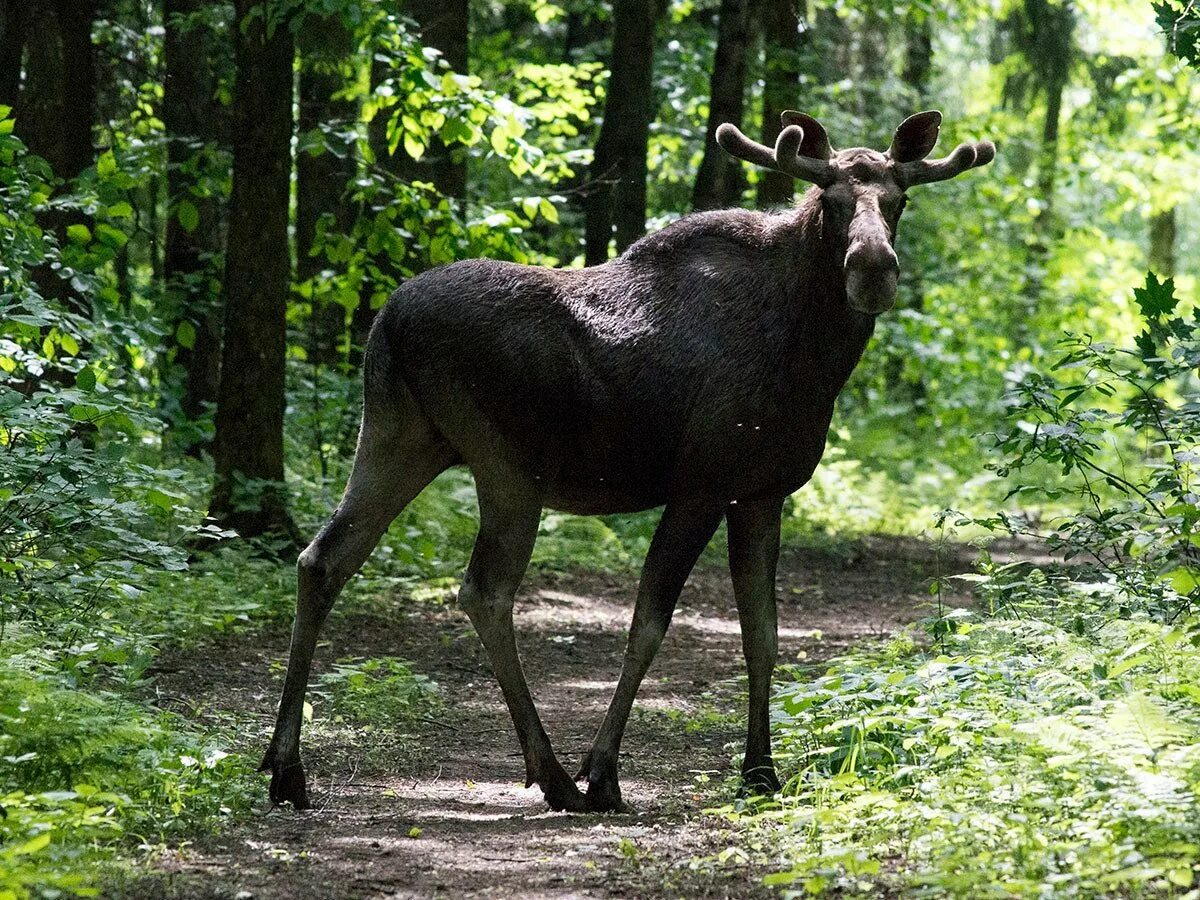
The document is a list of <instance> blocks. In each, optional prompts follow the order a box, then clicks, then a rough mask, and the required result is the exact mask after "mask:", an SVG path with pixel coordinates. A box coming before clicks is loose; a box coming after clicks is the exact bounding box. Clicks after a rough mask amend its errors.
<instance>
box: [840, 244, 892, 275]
mask: <svg viewBox="0 0 1200 900" xmlns="http://www.w3.org/2000/svg"><path fill="white" fill-rule="evenodd" d="M845 266H846V268H847V269H849V268H852V267H853V268H859V267H861V268H864V269H882V270H885V271H887V270H890V271H893V272H898V271H900V260H899V259H897V258H896V251H894V250H893V249H892V248H891V247H890V246H888V245H887V244H882V245H881V244H867V243H863V242H858V243H855V244H851V245H850V249H849V250H848V251H847V253H846V263H845Z"/></svg>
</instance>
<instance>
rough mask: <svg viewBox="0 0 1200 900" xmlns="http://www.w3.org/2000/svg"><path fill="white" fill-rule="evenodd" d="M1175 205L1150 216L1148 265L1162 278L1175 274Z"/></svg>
mask: <svg viewBox="0 0 1200 900" xmlns="http://www.w3.org/2000/svg"><path fill="white" fill-rule="evenodd" d="M1175 209H1176V208H1175V207H1174V206H1170V207H1168V208H1166V209H1164V210H1161V211H1160V212H1157V213H1155V214H1154V215H1152V216H1151V217H1150V256H1149V260H1148V262H1149V266H1150V269H1151V271H1153V272H1156V273H1157V274H1159V275H1161V276H1162V277H1163V278H1170V277H1173V276H1174V275H1175V240H1176V216H1175Z"/></svg>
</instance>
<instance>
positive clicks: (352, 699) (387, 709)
mask: <svg viewBox="0 0 1200 900" xmlns="http://www.w3.org/2000/svg"><path fill="white" fill-rule="evenodd" d="M312 693H313V695H314V697H317V698H319V699H320V700H321V701H322V702H323V703H324V704H327V705H328V707H329V710H328V713H327V714H328V715H332V716H333V717H334V718H335V719H340V718H347V719H352V720H354V721H356V722H361V723H364V724H368V725H376V726H379V727H387V728H396V727H398V728H403V727H404V726H405V724H410V723H413V722H415V721H418V720H421V719H424V718H426V717H428V716H429V715H431V714H432V713H434V712H436V711H437V709H438V700H437V685H436V684H435V683H434V682H432V681H430V680H429V679H428V678H427V677H426V676H424V675H418V674H415V673H414V672H413V671H412V669H411V668H409V666H408V664H407V663H406V662H404V661H403V660H400V659H396V658H394V657H390V656H380V657H374V658H371V659H343V660H339V661H338V662H337V663H335V664H334V666H333V668H332V669H330V670H329V671H328V672H323V673H322V674H321V675H320V676H319V677H318V678H317V686H316V687H315V688H314V689H313V691H312Z"/></svg>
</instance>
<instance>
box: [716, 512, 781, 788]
mask: <svg viewBox="0 0 1200 900" xmlns="http://www.w3.org/2000/svg"><path fill="white" fill-rule="evenodd" d="M782 511H783V499H782V498H778V497H770V498H767V499H763V500H749V501H741V502H739V503H733V504H730V506H729V509H728V511H727V512H726V514H725V518H726V521H727V522H728V525H729V572H730V574H731V575H732V576H733V594H734V597H735V598H736V599H737V609H738V619H739V620H740V622H741V626H742V650H743V651H744V653H745V655H746V671H747V674H748V676H749V681H750V689H749V694H750V710H749V712H750V715H749V722H748V724H747V729H746V755H745V757H744V758H743V761H742V788H743V790H745V791H748V792H752V793H769V794H773V793H775V792H776V791H778V790H779V778H778V777H777V776H776V775H775V764H774V762H772V760H771V714H770V700H771V675H772V673H773V672H774V670H775V660H776V657H777V656H778V653H779V628H778V621H777V617H776V611H775V567H776V563H778V561H779V518H780V515H781V514H782Z"/></svg>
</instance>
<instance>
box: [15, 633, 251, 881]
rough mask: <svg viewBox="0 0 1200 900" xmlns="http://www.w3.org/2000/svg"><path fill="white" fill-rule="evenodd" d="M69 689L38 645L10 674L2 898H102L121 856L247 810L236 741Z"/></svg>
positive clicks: (107, 695)
mask: <svg viewBox="0 0 1200 900" xmlns="http://www.w3.org/2000/svg"><path fill="white" fill-rule="evenodd" d="M10 652H11V645H10ZM71 681H72V680H71V679H70V678H68V677H66V676H64V675H62V674H59V673H56V672H54V671H53V670H52V669H50V668H48V667H47V666H46V665H45V663H44V662H40V661H39V657H38V654H37V653H36V652H33V651H32V648H31V649H30V650H29V651H27V652H25V653H23V654H19V655H17V656H15V657H13V658H10V659H9V660H8V661H6V662H5V663H4V664H3V666H0V810H2V811H3V814H2V815H0V896H6V897H25V896H29V895H30V894H31V893H33V894H36V895H37V896H61V895H63V894H71V895H75V896H97V895H98V891H97V888H96V884H97V881H98V879H99V876H100V875H101V874H102V872H103V866H104V865H105V864H106V862H107V861H109V860H111V859H112V858H113V856H114V853H115V852H116V851H117V849H118V848H120V847H122V846H125V847H130V846H134V845H136V844H154V843H157V842H160V841H163V840H166V839H171V838H173V837H177V836H179V835H182V834H190V833H195V831H197V830H199V829H204V828H206V827H212V826H214V825H216V824H217V823H220V822H222V821H227V820H228V819H229V818H230V816H232V815H233V814H235V813H236V812H238V811H239V810H244V809H246V808H247V807H248V805H249V800H250V794H249V788H250V786H251V784H252V783H253V782H252V779H251V778H250V773H251V771H252V767H251V766H249V765H248V764H247V761H246V760H245V759H244V758H243V757H240V756H238V755H234V754H231V753H230V752H229V748H230V745H231V740H232V735H230V734H228V733H222V732H212V733H209V734H197V733H195V732H194V731H193V730H192V729H191V728H190V727H189V726H188V725H187V724H186V723H184V722H182V721H181V720H179V719H178V718H177V717H175V716H173V715H170V714H168V713H165V712H161V711H157V710H153V709H151V708H149V707H147V706H145V705H143V704H141V703H137V702H133V701H131V700H129V699H127V698H125V697H124V696H122V695H121V694H119V693H114V692H110V691H105V690H96V689H92V690H81V689H79V688H78V687H76V686H74V685H73V684H72V683H71Z"/></svg>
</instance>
